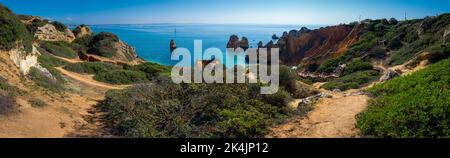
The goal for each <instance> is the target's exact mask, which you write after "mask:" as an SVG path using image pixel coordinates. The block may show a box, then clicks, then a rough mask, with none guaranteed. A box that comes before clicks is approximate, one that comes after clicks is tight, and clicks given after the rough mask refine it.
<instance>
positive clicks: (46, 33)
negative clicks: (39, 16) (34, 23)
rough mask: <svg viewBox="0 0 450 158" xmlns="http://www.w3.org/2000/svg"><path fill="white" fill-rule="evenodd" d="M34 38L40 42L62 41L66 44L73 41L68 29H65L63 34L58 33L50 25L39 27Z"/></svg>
mask: <svg viewBox="0 0 450 158" xmlns="http://www.w3.org/2000/svg"><path fill="white" fill-rule="evenodd" d="M34 37H35V38H36V39H37V40H40V41H64V42H67V43H70V42H72V41H73V40H75V35H74V34H73V33H72V31H70V30H69V29H65V31H64V32H60V31H58V30H57V29H56V28H55V26H53V25H52V24H46V25H44V26H42V27H39V28H38V29H37V30H36V32H35V34H34Z"/></svg>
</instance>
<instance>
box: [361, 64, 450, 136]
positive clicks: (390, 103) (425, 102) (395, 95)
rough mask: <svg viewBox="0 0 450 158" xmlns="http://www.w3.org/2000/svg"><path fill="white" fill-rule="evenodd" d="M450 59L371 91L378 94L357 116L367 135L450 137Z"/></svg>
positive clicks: (380, 85)
mask: <svg viewBox="0 0 450 158" xmlns="http://www.w3.org/2000/svg"><path fill="white" fill-rule="evenodd" d="M449 83H450V59H446V60H443V61H441V62H439V63H436V64H434V65H431V66H430V67H428V68H426V69H424V70H421V71H418V72H416V73H413V74H412V75H408V76H405V77H401V78H396V79H393V80H390V81H388V82H386V83H383V84H379V85H375V86H374V87H372V88H370V89H368V91H369V92H370V93H372V94H374V95H375V96H376V98H375V99H373V100H371V101H370V102H369V109H368V110H367V111H366V112H364V113H362V114H360V115H359V116H358V117H357V120H358V121H357V127H358V128H359V129H360V130H361V133H362V134H363V135H367V136H375V137H413V138H422V137H450V126H449V124H450V117H448V116H449V114H450V110H449V109H450V86H449Z"/></svg>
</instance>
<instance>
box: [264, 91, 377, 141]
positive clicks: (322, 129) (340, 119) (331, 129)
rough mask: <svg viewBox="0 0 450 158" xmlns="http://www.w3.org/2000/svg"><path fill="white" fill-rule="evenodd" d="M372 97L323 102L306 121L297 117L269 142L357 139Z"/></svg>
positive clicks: (278, 128) (336, 96)
mask: <svg viewBox="0 0 450 158" xmlns="http://www.w3.org/2000/svg"><path fill="white" fill-rule="evenodd" d="M368 99H369V97H367V96H365V95H359V94H357V93H354V94H353V95H352V94H350V95H344V94H343V93H335V94H333V98H324V99H321V100H319V102H318V103H317V104H316V105H315V109H314V110H313V111H312V112H310V113H309V114H308V115H307V116H306V117H303V118H300V117H294V118H292V119H291V120H289V121H288V122H287V123H285V124H281V125H279V126H276V127H274V128H272V129H271V130H270V132H269V134H268V135H267V137H268V138H343V137H344V138H346V137H355V136H356V135H357V133H358V129H357V128H356V127H355V124H356V115H357V114H359V113H361V112H363V111H364V110H365V109H366V108H367V100H368Z"/></svg>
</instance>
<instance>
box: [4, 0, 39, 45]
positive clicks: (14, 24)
mask: <svg viewBox="0 0 450 158" xmlns="http://www.w3.org/2000/svg"><path fill="white" fill-rule="evenodd" d="M17 42H19V44H21V45H23V47H24V49H25V51H26V52H27V53H30V52H31V51H32V45H31V44H32V42H33V37H32V35H31V33H30V32H29V31H28V30H27V28H26V26H25V25H24V24H23V23H22V22H21V21H20V19H19V17H18V16H17V15H15V14H14V13H13V12H12V11H11V10H10V9H9V8H6V7H5V6H3V4H0V49H2V50H10V49H13V48H17V46H18V45H17V44H18V43H17Z"/></svg>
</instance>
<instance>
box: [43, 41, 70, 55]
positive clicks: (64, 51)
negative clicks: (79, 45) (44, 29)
mask: <svg viewBox="0 0 450 158" xmlns="http://www.w3.org/2000/svg"><path fill="white" fill-rule="evenodd" d="M41 48H42V49H44V50H46V51H47V52H49V53H51V54H53V55H56V56H59V57H63V58H69V59H74V58H77V57H78V54H77V53H76V52H75V51H74V50H73V49H72V48H71V47H70V44H68V43H66V42H63V41H55V42H51V41H44V42H41Z"/></svg>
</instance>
